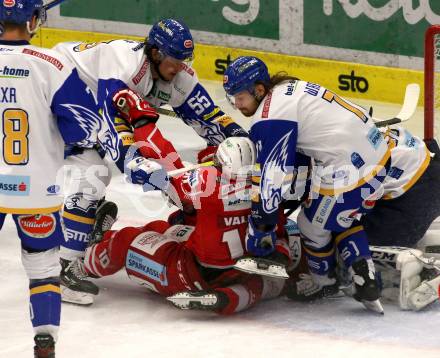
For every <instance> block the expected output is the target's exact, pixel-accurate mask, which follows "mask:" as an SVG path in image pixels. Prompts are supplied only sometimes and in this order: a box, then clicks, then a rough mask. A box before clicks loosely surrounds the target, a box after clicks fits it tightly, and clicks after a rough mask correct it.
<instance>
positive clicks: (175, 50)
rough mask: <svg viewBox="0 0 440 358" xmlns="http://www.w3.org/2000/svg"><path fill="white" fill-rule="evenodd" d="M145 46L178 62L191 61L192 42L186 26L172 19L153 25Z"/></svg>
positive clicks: (192, 52)
mask: <svg viewBox="0 0 440 358" xmlns="http://www.w3.org/2000/svg"><path fill="white" fill-rule="evenodd" d="M147 44H148V45H150V46H156V47H157V48H158V49H159V51H160V52H162V53H163V54H164V55H166V56H170V57H172V58H175V59H177V60H180V61H191V60H192V59H193V57H194V55H193V54H194V42H193V38H192V35H191V32H190V31H189V28H188V26H186V25H185V24H184V23H183V22H181V21H177V20H174V19H164V20H160V21H159V22H157V23H155V24H154V25H153V27H152V28H151V30H150V33H149V34H148V39H147Z"/></svg>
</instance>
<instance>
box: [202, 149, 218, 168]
mask: <svg viewBox="0 0 440 358" xmlns="http://www.w3.org/2000/svg"><path fill="white" fill-rule="evenodd" d="M217 148H218V147H217V146H216V145H208V146H207V147H206V148H205V149H202V150H201V151H200V152H199V153H198V154H197V163H199V164H201V163H206V162H209V161H211V160H213V159H214V155H215V153H216V152H217Z"/></svg>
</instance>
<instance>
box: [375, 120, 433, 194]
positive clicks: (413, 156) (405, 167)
mask: <svg viewBox="0 0 440 358" xmlns="http://www.w3.org/2000/svg"><path fill="white" fill-rule="evenodd" d="M383 132H384V136H385V139H386V140H387V142H388V145H389V147H390V149H391V165H390V169H389V170H388V173H387V176H386V177H385V180H384V182H383V187H384V193H383V197H382V198H383V199H385V200H388V199H395V198H398V197H399V196H401V195H403V194H404V193H405V192H407V191H408V190H409V189H410V188H411V187H412V186H413V185H414V184H415V183H416V182H417V180H418V179H419V178H420V177H421V176H422V174H423V173H424V172H425V170H426V168H427V167H428V165H429V163H430V161H431V153H430V152H429V150H428V148H427V147H426V145H425V143H424V142H423V141H422V140H421V139H420V138H418V137H415V136H413V135H412V134H411V133H410V132H408V131H407V130H406V129H405V128H403V127H400V126H396V125H394V126H391V127H389V128H388V127H387V128H386V129H384V130H383Z"/></svg>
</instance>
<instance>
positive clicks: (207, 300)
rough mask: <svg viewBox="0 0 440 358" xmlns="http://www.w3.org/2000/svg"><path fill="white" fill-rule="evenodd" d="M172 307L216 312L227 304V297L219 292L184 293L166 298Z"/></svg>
mask: <svg viewBox="0 0 440 358" xmlns="http://www.w3.org/2000/svg"><path fill="white" fill-rule="evenodd" d="M167 300H168V301H170V302H171V303H172V304H173V305H174V306H176V307H177V308H180V309H183V310H194V309H195V310H204V311H217V310H221V309H223V308H224V307H226V306H227V305H228V303H229V299H228V296H226V294H225V293H223V292H220V291H212V292H207V291H193V292H192V291H186V292H179V293H176V294H174V295H172V296H169V297H167Z"/></svg>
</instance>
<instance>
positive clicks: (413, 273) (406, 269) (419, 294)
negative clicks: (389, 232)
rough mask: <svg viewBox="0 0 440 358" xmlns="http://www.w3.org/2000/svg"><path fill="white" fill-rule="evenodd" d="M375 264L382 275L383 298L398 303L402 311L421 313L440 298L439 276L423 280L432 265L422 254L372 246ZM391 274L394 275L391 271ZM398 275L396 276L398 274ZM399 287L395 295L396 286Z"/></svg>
mask: <svg viewBox="0 0 440 358" xmlns="http://www.w3.org/2000/svg"><path fill="white" fill-rule="evenodd" d="M370 250H371V254H372V257H373V261H374V263H375V265H376V268H377V270H378V271H379V272H380V273H381V276H382V282H383V285H384V289H383V296H384V298H386V299H388V300H392V301H395V300H396V299H397V302H398V304H399V307H400V308H401V309H403V310H416V311H418V310H420V309H422V308H424V307H426V306H427V305H428V304H430V303H432V302H434V301H435V300H436V299H437V298H438V297H439V293H438V290H439V283H440V277H439V276H438V275H437V277H435V278H433V279H431V280H428V281H423V282H422V279H421V274H422V271H423V270H424V268H425V267H427V268H431V267H429V265H430V263H431V266H432V262H431V261H430V260H429V259H425V258H423V252H422V251H420V250H417V249H409V248H406V247H397V246H383V247H380V246H370ZM390 271H391V272H390ZM396 273H397V274H396ZM396 286H397V287H398V288H399V289H398V291H397V292H396V290H395V289H393V287H396Z"/></svg>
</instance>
